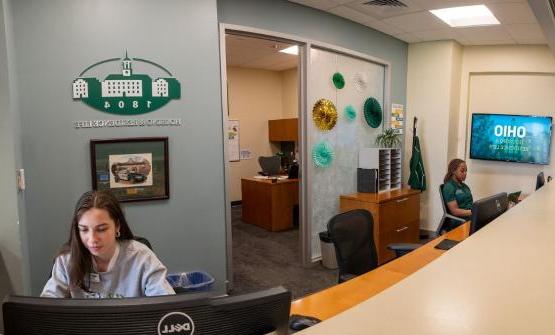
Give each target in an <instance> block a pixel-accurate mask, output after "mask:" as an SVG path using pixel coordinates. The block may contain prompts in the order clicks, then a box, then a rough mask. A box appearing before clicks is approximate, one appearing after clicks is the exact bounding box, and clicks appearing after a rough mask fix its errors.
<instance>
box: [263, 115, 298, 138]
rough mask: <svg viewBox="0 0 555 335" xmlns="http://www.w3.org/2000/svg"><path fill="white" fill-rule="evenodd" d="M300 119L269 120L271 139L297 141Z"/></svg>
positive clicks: (269, 135)
mask: <svg viewBox="0 0 555 335" xmlns="http://www.w3.org/2000/svg"><path fill="white" fill-rule="evenodd" d="M298 123H299V119H297V118H294V119H280V120H269V121H268V137H269V140H270V141H276V142H279V141H294V142H296V141H297V138H298V131H299V127H298Z"/></svg>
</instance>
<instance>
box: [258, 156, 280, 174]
mask: <svg viewBox="0 0 555 335" xmlns="http://www.w3.org/2000/svg"><path fill="white" fill-rule="evenodd" d="M258 164H260V167H261V168H262V173H261V174H262V175H264V176H275V175H277V174H278V173H279V170H280V169H281V158H280V157H279V156H269V157H264V156H260V157H258ZM259 173H260V172H259Z"/></svg>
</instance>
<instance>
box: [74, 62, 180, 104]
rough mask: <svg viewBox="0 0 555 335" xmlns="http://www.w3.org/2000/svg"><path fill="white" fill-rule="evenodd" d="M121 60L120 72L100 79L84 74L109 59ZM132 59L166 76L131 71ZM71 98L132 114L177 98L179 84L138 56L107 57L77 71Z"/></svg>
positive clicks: (157, 65) (163, 69) (165, 71)
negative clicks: (153, 77)
mask: <svg viewBox="0 0 555 335" xmlns="http://www.w3.org/2000/svg"><path fill="white" fill-rule="evenodd" d="M118 61H121V74H119V73H117V74H109V75H108V76H107V77H106V78H104V80H103V81H102V82H101V81H100V80H98V79H97V78H94V77H85V73H86V72H88V71H89V70H92V69H93V68H95V67H97V66H99V65H101V64H104V63H109V62H118ZM132 62H142V63H147V64H149V65H152V66H155V67H157V68H159V69H160V70H162V71H163V72H164V73H167V74H168V77H157V78H156V79H152V78H151V77H150V76H149V75H147V74H136V73H133V69H132V66H131V63H132ZM72 88H73V99H74V100H81V101H83V102H84V103H85V104H87V105H89V106H91V107H92V108H94V109H98V110H100V111H103V112H107V113H112V114H120V115H136V114H144V113H149V112H152V111H155V110H157V109H158V108H161V107H162V106H164V105H165V104H167V103H168V102H169V101H170V100H172V99H179V98H181V84H180V83H179V81H177V79H175V78H174V77H173V76H172V74H171V73H170V72H169V71H168V70H166V69H165V68H164V67H163V66H161V65H159V64H156V63H154V62H151V61H149V60H146V59H141V58H133V59H131V58H129V57H128V56H127V52H125V58H123V59H120V58H110V59H106V60H103V61H101V62H98V63H95V64H93V65H91V66H89V67H88V68H86V69H85V70H84V71H83V72H81V73H80V74H79V77H77V78H76V79H75V80H74V81H73V85H72Z"/></svg>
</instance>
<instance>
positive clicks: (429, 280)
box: [294, 183, 555, 335]
mask: <svg viewBox="0 0 555 335" xmlns="http://www.w3.org/2000/svg"><path fill="white" fill-rule="evenodd" d="M554 203H555V183H548V184H546V185H545V186H544V187H542V188H541V189H539V190H538V191H536V192H534V193H533V194H531V195H530V196H528V197H527V198H526V199H525V200H524V201H522V202H521V203H520V204H519V205H518V206H515V207H513V208H511V209H510V210H509V211H508V212H507V213H505V214H503V215H501V216H499V217H498V218H497V219H495V220H494V221H493V222H491V223H489V224H488V225H487V226H485V227H484V228H482V229H480V231H478V232H476V233H475V234H473V235H471V236H469V237H468V238H466V239H465V240H464V241H463V242H461V243H459V244H458V245H457V246H456V247H454V248H453V249H451V250H449V251H447V252H444V253H443V254H442V256H441V257H438V258H436V259H435V261H432V262H430V263H428V264H427V265H426V266H424V267H423V268H421V269H420V270H418V271H416V272H414V273H412V274H411V275H408V276H407V277H405V279H403V280H401V281H399V282H398V283H397V284H395V285H393V286H391V287H390V288H389V289H386V290H384V291H382V292H381V293H379V294H377V295H374V296H373V297H372V298H370V299H368V300H366V301H363V302H361V303H359V304H357V305H355V306H353V307H352V308H350V309H348V310H346V311H344V312H342V313H340V314H337V315H335V316H334V317H332V318H329V319H327V320H326V321H324V322H322V323H319V324H317V325H315V326H314V327H310V328H308V329H305V330H304V331H302V332H300V333H299V335H300V334H303V335H306V334H318V335H328V334H346V335H350V334H380V335H392V334H430V335H436V334H437V335H439V334H446V333H448V334H450V335H471V334H472V335H521V334H541V335H543V334H545V335H551V334H555V318H554V317H553V315H554V313H555V280H553V278H555V260H554V258H553V257H552V254H553V237H554V236H555V219H554V218H555V206H553V204H554ZM409 255H410V254H409ZM407 256H408V255H407ZM389 264H391V266H389ZM392 267H393V262H392V263H388V264H387V265H386V266H384V268H386V269H387V270H389V271H392ZM395 272H396V271H395ZM355 289H356V288H355ZM322 303H329V304H332V305H333V304H334V302H332V301H328V302H322ZM294 311H296V310H294Z"/></svg>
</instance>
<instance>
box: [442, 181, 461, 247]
mask: <svg viewBox="0 0 555 335" xmlns="http://www.w3.org/2000/svg"><path fill="white" fill-rule="evenodd" d="M439 197H440V198H441V206H442V207H443V216H442V217H441V221H440V222H439V226H438V227H437V230H436V236H439V235H442V234H443V233H445V232H448V231H449V230H451V229H452V228H454V227H453V225H454V224H456V223H459V224H462V223H465V222H466V219H463V218H460V217H458V216H454V215H452V214H450V213H449V208H447V204H446V203H445V199H443V184H441V185H439ZM453 222H454V223H453ZM457 226H458V225H457ZM449 228H451V229H449Z"/></svg>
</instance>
